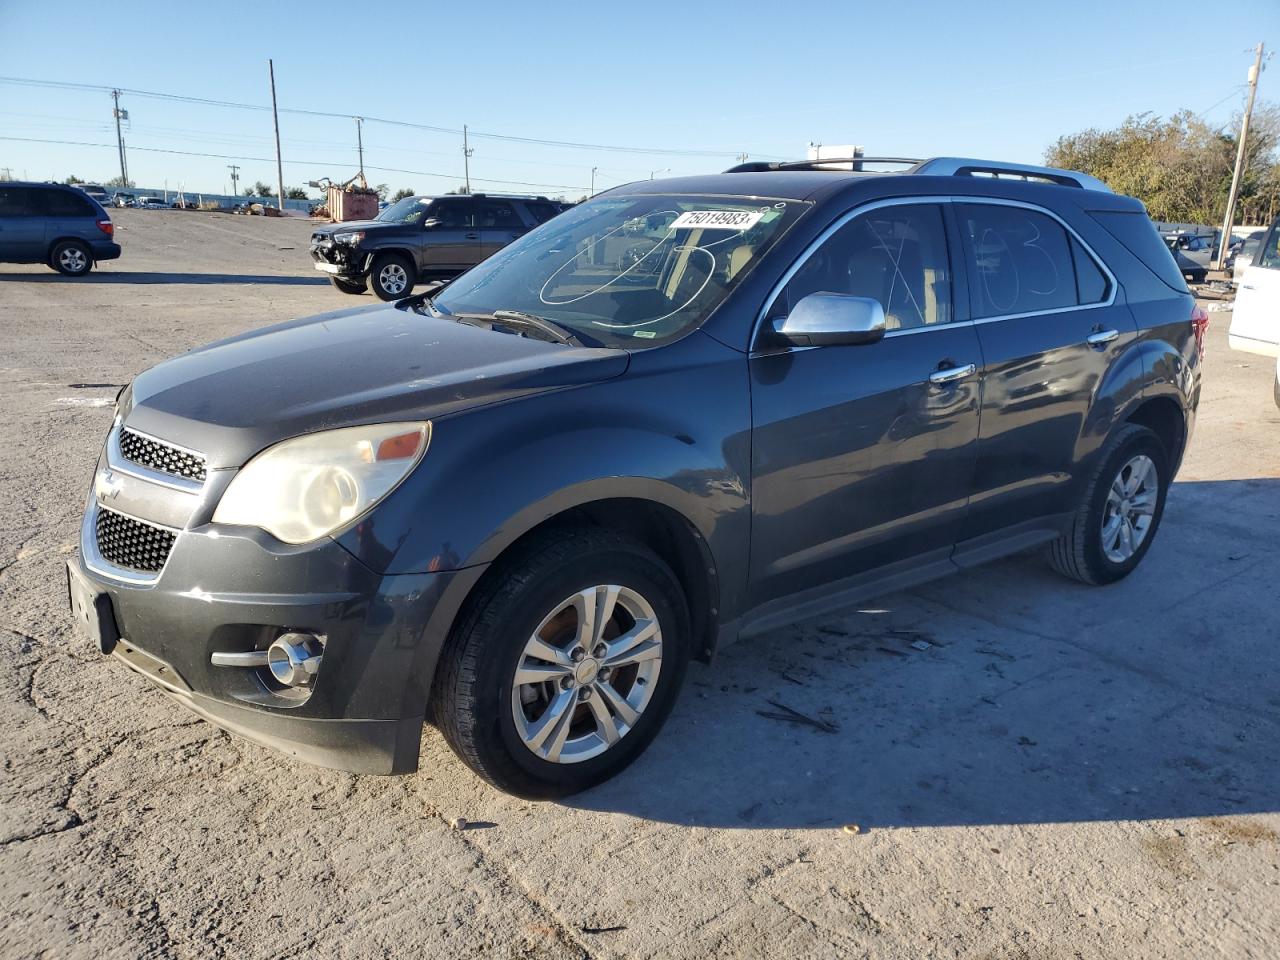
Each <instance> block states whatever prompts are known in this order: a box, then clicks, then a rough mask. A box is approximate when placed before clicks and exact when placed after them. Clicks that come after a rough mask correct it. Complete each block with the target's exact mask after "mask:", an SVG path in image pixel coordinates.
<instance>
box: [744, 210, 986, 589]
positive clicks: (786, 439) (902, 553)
mask: <svg viewBox="0 0 1280 960" xmlns="http://www.w3.org/2000/svg"><path fill="white" fill-rule="evenodd" d="M946 207H947V204H946V203H945V202H935V201H930V200H921V201H914V200H913V201H912V202H910V203H894V202H888V203H881V204H877V205H875V206H873V207H872V208H869V209H864V210H861V211H858V212H856V213H855V214H854V215H852V216H851V217H850V218H849V219H847V221H846V222H844V223H843V224H842V225H839V226H838V227H836V228H833V231H832V232H831V233H830V234H829V235H828V236H827V237H826V239H825V240H823V241H821V242H820V243H819V244H817V245H816V246H815V247H814V248H812V249H811V251H810V252H809V253H808V254H807V255H806V258H805V259H803V260H802V262H801V263H800V264H799V265H798V266H796V267H793V268H792V269H793V275H792V276H791V278H790V279H789V280H788V281H787V282H786V284H785V285H784V286H783V288H782V290H781V292H780V293H779V294H778V296H777V297H776V298H775V300H774V301H773V303H772V304H771V305H770V307H769V309H768V311H767V313H766V316H765V319H764V322H765V323H766V324H768V323H771V322H773V321H774V320H775V319H776V318H778V317H782V316H785V315H786V314H787V313H789V312H790V310H791V309H792V308H794V306H795V305H796V304H797V303H798V302H799V301H800V299H801V298H803V297H805V296H807V295H808V294H811V293H817V292H830V293H845V294H852V295H857V296H864V297H872V298H874V299H876V300H879V301H880V303H881V305H882V306H883V307H884V311H885V318H886V323H887V328H888V329H887V332H886V334H885V336H884V339H882V340H880V341H879V342H877V343H872V344H865V345H860V346H820V347H791V348H785V349H778V348H770V347H768V346H764V347H763V348H762V349H758V350H756V351H755V352H753V353H752V355H751V358H750V374H751V407H752V424H753V427H752V453H751V459H752V489H751V505H752V521H751V523H752V528H751V530H752V533H751V560H750V564H751V593H752V597H753V599H754V600H755V601H756V602H757V603H768V602H769V601H771V600H773V601H777V600H781V599H782V598H784V597H794V596H795V595H796V594H800V593H804V592H805V591H807V590H819V591H820V592H821V590H820V588H821V587H822V585H824V584H830V583H833V582H837V581H842V580H844V581H849V580H853V582H857V579H856V578H859V577H862V576H869V575H873V574H877V573H887V572H889V571H888V570H887V569H886V568H892V567H893V565H894V564H900V563H901V564H904V565H905V566H907V567H912V568H914V566H915V565H917V564H924V563H925V562H927V561H933V562H935V563H945V562H947V558H948V557H949V556H950V553H951V549H952V546H953V544H954V543H955V539H956V535H957V534H958V533H959V530H960V522H961V520H962V518H963V516H964V510H965V504H966V502H967V500H968V496H969V486H970V480H971V478H972V474H973V456H974V442H975V440H976V438H977V436H978V414H979V392H980V391H979V383H980V376H981V368H982V356H981V352H980V350H979V346H978V338H977V334H976V332H975V329H974V326H973V325H972V324H970V323H966V322H964V321H963V320H962V319H959V318H957V315H956V309H955V304H956V301H957V299H960V300H963V297H957V295H956V290H955V284H954V283H953V278H954V275H955V271H954V268H953V266H952V262H953V257H952V256H951V254H950V253H949V247H950V245H949V243H948V239H947V236H948V231H947V229H946V226H945V224H946V219H947V216H946Z"/></svg>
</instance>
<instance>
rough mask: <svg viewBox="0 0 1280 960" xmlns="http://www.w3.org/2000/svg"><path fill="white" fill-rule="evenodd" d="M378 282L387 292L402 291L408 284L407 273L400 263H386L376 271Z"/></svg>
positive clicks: (395, 292)
mask: <svg viewBox="0 0 1280 960" xmlns="http://www.w3.org/2000/svg"><path fill="white" fill-rule="evenodd" d="M378 283H379V285H381V287H382V289H383V290H385V291H386V292H387V293H390V294H392V295H394V294H397V293H403V292H404V289H405V287H407V286H408V285H409V275H408V274H407V273H405V270H404V267H402V266H401V265H400V264H398V263H388V264H387V265H386V266H384V267H383V268H382V269H381V270H380V271H378Z"/></svg>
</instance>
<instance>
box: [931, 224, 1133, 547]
mask: <svg viewBox="0 0 1280 960" xmlns="http://www.w3.org/2000/svg"><path fill="white" fill-rule="evenodd" d="M953 209H954V210H955V214H956V221H957V223H958V225H959V228H960V235H961V243H962V246H963V249H964V260H965V266H966V272H967V274H968V288H969V301H970V309H971V310H972V314H973V317H974V320H975V328H976V329H977V331H978V339H979V340H980V342H981V344H982V354H983V357H984V358H985V360H986V375H985V377H984V384H983V401H982V435H981V437H980V438H979V440H978V452H977V468H976V472H975V475H974V483H973V497H972V499H971V500H970V503H969V513H968V517H967V518H966V521H965V529H964V536H963V539H965V540H968V539H971V538H974V537H978V536H982V535H984V534H989V533H994V532H996V531H999V530H1007V528H1009V527H1014V526H1017V525H1019V524H1023V523H1027V524H1035V523H1036V522H1038V521H1042V520H1043V519H1044V518H1046V517H1049V516H1052V515H1054V514H1060V513H1063V512H1065V511H1067V510H1070V509H1072V507H1073V504H1074V497H1075V495H1076V493H1075V490H1074V488H1073V487H1072V480H1073V478H1075V477H1076V476H1077V475H1078V474H1079V466H1078V461H1079V458H1080V457H1081V456H1082V455H1084V454H1085V453H1087V452H1088V451H1086V450H1085V449H1084V448H1083V447H1082V443H1084V442H1086V441H1087V442H1090V443H1094V444H1096V443H1097V442H1098V438H1096V437H1092V436H1091V435H1090V434H1088V432H1087V431H1086V430H1085V417H1086V416H1087V415H1088V413H1089V411H1090V410H1091V409H1092V408H1093V400H1094V397H1095V396H1096V395H1097V393H1098V388H1099V386H1100V385H1101V383H1102V379H1103V377H1104V376H1106V374H1107V371H1108V370H1109V369H1110V367H1111V365H1112V362H1113V361H1114V360H1115V359H1116V358H1117V357H1119V356H1121V354H1122V353H1123V352H1124V350H1125V349H1126V348H1127V347H1128V346H1129V345H1130V344H1131V343H1132V342H1133V340H1134V339H1135V338H1136V336H1137V329H1136V325H1135V323H1134V320H1133V316H1132V314H1130V312H1129V308H1128V307H1127V306H1125V304H1124V302H1123V301H1122V300H1120V299H1119V298H1118V290H1117V287H1116V283H1115V281H1114V280H1113V279H1112V278H1111V277H1110V276H1108V275H1107V273H1106V272H1104V269H1103V267H1101V266H1100V264H1099V261H1098V260H1097V259H1096V258H1095V257H1094V256H1093V255H1092V254H1091V253H1090V252H1089V251H1088V250H1087V249H1086V247H1085V246H1084V244H1083V243H1082V242H1081V241H1080V239H1079V238H1078V237H1077V236H1076V235H1075V234H1074V233H1072V232H1070V231H1069V230H1068V229H1067V228H1066V227H1065V226H1064V224H1063V223H1062V222H1061V221H1059V220H1058V219H1057V218H1055V217H1053V216H1051V215H1050V214H1049V213H1048V212H1046V211H1043V210H1040V209H1038V208H1033V207H1029V206H1027V205H1025V204H1017V203H1011V202H1006V203H993V202H990V201H977V200H974V201H972V202H966V203H960V202H956V203H955V204H953Z"/></svg>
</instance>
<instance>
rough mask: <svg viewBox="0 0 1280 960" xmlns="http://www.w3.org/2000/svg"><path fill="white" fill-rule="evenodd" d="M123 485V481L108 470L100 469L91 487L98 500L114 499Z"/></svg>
mask: <svg viewBox="0 0 1280 960" xmlns="http://www.w3.org/2000/svg"><path fill="white" fill-rule="evenodd" d="M123 487H124V481H123V480H122V479H120V478H119V477H117V476H116V475H115V474H114V473H112V472H111V471H110V470H104V471H102V473H100V474H98V476H97V479H96V480H94V482H93V489H94V492H95V493H96V494H97V495H98V499H99V500H114V499H115V498H116V497H118V496H119V495H120V490H121V489H122V488H123Z"/></svg>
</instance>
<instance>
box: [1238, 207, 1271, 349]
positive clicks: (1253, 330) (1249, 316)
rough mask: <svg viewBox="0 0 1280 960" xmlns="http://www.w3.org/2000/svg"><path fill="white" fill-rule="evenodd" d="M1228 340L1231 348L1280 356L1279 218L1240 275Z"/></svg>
mask: <svg viewBox="0 0 1280 960" xmlns="http://www.w3.org/2000/svg"><path fill="white" fill-rule="evenodd" d="M1230 343H1231V347H1232V349H1234V350H1247V351H1249V352H1250V353H1261V354H1264V355H1266V356H1271V357H1280V220H1277V221H1276V222H1275V223H1273V224H1272V225H1271V229H1270V230H1268V231H1267V235H1266V237H1264V238H1263V241H1262V245H1261V246H1260V247H1259V248H1258V252H1257V253H1256V254H1255V255H1254V258H1253V263H1252V264H1250V265H1249V266H1247V267H1245V269H1244V276H1242V277H1241V278H1240V289H1239V290H1238V291H1237V292H1236V303H1235V310H1234V312H1233V313H1232V314H1231V330H1230Z"/></svg>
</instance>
